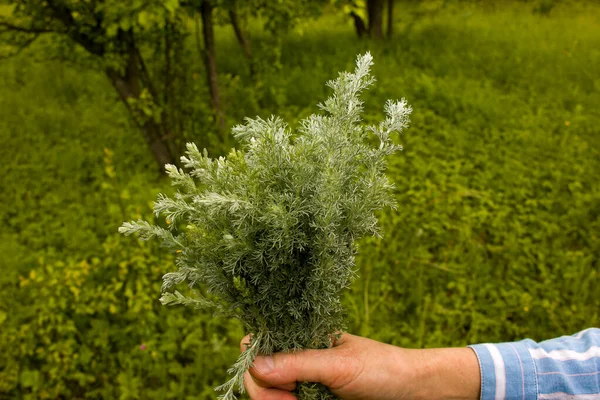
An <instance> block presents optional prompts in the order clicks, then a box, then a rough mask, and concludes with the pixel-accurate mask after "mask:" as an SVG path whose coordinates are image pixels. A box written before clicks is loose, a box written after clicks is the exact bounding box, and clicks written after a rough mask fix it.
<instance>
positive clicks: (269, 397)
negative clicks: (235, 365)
mask: <svg viewBox="0 0 600 400" xmlns="http://www.w3.org/2000/svg"><path fill="white" fill-rule="evenodd" d="M244 386H245V387H246V392H248V395H249V396H250V398H251V399H253V400H296V396H294V395H293V394H291V393H290V392H289V391H287V390H281V389H276V388H266V387H262V386H260V385H258V384H257V383H256V381H255V380H254V379H253V378H252V376H251V375H250V373H249V372H246V374H245V375H244Z"/></svg>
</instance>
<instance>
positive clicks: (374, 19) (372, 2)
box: [367, 0, 384, 39]
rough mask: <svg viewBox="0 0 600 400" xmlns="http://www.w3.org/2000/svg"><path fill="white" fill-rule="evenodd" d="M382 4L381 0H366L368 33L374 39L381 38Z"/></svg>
mask: <svg viewBox="0 0 600 400" xmlns="http://www.w3.org/2000/svg"><path fill="white" fill-rule="evenodd" d="M383 6H384V3H383V0H367V12H368V13H369V34H370V35H371V37H373V38H375V39H383Z"/></svg>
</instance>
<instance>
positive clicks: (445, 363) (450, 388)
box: [409, 348, 481, 400]
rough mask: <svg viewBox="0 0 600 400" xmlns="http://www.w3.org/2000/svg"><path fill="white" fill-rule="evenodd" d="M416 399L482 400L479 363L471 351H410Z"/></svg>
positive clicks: (412, 380)
mask: <svg viewBox="0 0 600 400" xmlns="http://www.w3.org/2000/svg"><path fill="white" fill-rule="evenodd" d="M409 351H410V352H412V353H413V354H410V357H411V359H412V360H413V363H414V365H413V374H414V375H413V377H412V379H411V385H412V386H413V389H412V390H411V392H412V396H411V398H414V399H428V400H432V399H456V400H459V399H460V400H479V398H480V390H481V373H480V369H479V361H478V360H477V356H476V354H475V352H474V351H473V350H472V349H470V348H447V349H423V350H409Z"/></svg>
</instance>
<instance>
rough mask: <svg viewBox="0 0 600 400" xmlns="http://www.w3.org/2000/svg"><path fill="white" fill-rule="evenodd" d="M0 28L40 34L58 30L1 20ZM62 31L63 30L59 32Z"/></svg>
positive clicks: (4, 30)
mask: <svg viewBox="0 0 600 400" xmlns="http://www.w3.org/2000/svg"><path fill="white" fill-rule="evenodd" d="M0 28H5V29H2V30H0V33H2V32H23V33H32V34H40V33H53V32H56V30H55V29H47V28H35V27H31V26H21V25H15V24H12V23H10V22H7V21H0ZM58 33H61V32H58Z"/></svg>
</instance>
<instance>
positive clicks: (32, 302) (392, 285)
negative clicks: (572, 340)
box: [0, 0, 600, 399]
mask: <svg viewBox="0 0 600 400" xmlns="http://www.w3.org/2000/svg"><path fill="white" fill-rule="evenodd" d="M359 36H360V37H359ZM367 50H369V51H371V52H372V54H373V55H374V57H375V67H374V74H375V76H376V78H377V79H378V82H377V84H376V85H375V87H374V88H373V89H372V90H371V91H369V92H368V93H366V114H365V120H366V121H367V122H369V121H374V120H377V119H379V118H381V116H382V115H381V114H382V105H383V103H384V101H385V100H386V99H388V98H399V97H406V98H407V100H408V101H409V103H410V104H411V105H412V106H413V109H414V112H413V116H412V127H411V128H410V129H409V130H407V131H406V133H405V134H404V135H403V136H402V137H401V138H400V141H401V143H403V145H404V148H405V151H404V152H402V153H401V154H399V155H397V156H395V158H393V159H391V160H390V170H389V176H390V178H391V179H392V180H393V181H394V182H395V184H396V186H397V198H398V205H399V206H398V209H397V210H395V211H387V212H385V213H382V214H381V218H380V221H381V225H382V227H383V232H384V235H383V238H382V239H368V240H365V241H363V242H362V243H361V244H360V256H359V258H358V259H357V270H358V271H357V272H358V274H359V276H360V277H359V279H358V280H357V281H356V283H355V285H354V286H353V287H352V288H351V290H349V291H348V292H347V296H346V298H345V301H346V305H347V310H348V330H349V331H350V332H352V333H356V334H361V335H365V336H369V337H371V338H374V339H377V340H381V341H385V342H388V343H392V344H395V345H400V346H406V347H434V346H464V345H466V344H469V343H478V342H500V341H512V340H519V339H523V338H525V337H530V338H533V339H535V340H543V339H547V338H551V337H556V336H559V335H563V334H571V333H574V332H576V331H578V330H581V329H584V328H587V327H590V326H599V324H600V284H599V283H600V272H599V261H598V260H599V258H600V237H599V233H600V179H599V176H600V150H599V149H600V128H599V127H600V4H598V3H597V2H593V1H583V0H582V1H575V0H530V1H526V0H522V1H516V0H515V1H508V0H506V1H505V0H497V1H493V0H471V1H468V0H463V1H459V0H446V1H443V0H439V1H437V0H429V1H428V0H423V1H417V0H413V1H409V0H406V1H383V0H368V1H351V0H347V1H346V0H303V1H292V0H280V1H276V2H271V1H266V0H250V1H244V2H241V1H240V2H235V1H233V0H229V1H227V0H219V1H217V0H211V1H209V0H189V1H187V0H148V1H141V0H127V1H120V0H8V1H7V0H3V1H0V58H1V60H0V140H1V143H2V146H0V157H1V159H2V163H1V166H0V188H1V190H0V202H1V203H0V204H2V207H1V208H0V221H1V224H0V269H1V272H2V273H1V274H0V286H1V290H2V294H3V297H4V299H5V300H4V301H3V302H1V303H0V354H2V357H0V398H16V399H44V398H65V399H67V398H68V399H83V398H119V399H150V398H173V399H184V398H190V399H192V398H193V399H211V398H214V397H215V394H214V392H213V390H212V388H213V387H214V386H216V385H217V384H220V383H222V382H224V380H225V371H226V369H227V367H228V366H229V365H230V364H231V363H233V361H234V360H235V359H236V357H237V353H238V342H239V339H240V338H241V337H242V336H243V335H244V332H243V331H242V329H241V328H240V326H239V325H238V324H237V323H236V322H235V321H228V320H224V319H221V318H218V317H216V318H215V317H214V316H212V315H211V314H210V313H203V312H198V311H194V310H188V309H183V308H171V309H165V308H163V307H161V306H160V304H159V302H158V297H159V292H160V284H161V276H162V275H163V274H164V273H166V272H168V271H171V270H173V268H174V266H173V260H172V257H171V256H170V255H168V254H166V253H165V252H164V251H161V250H160V249H158V248H156V247H155V246H153V245H152V244H147V243H142V242H138V241H136V240H135V239H132V238H125V237H121V236H120V235H119V234H118V233H117V227H118V226H119V225H120V224H121V222H122V221H125V220H131V219H136V218H139V217H143V218H145V219H147V218H152V215H151V203H152V201H153V200H154V198H155V196H156V194H157V193H158V192H160V191H162V192H168V191H170V190H171V189H170V188H169V183H168V181H167V180H166V179H165V177H164V176H163V174H162V173H161V171H160V167H161V165H162V164H163V163H164V162H166V161H170V162H175V160H177V158H178V155H179V154H180V152H181V150H182V148H183V145H184V144H185V142H186V141H194V142H196V143H197V144H198V145H199V146H201V147H202V146H203V147H206V148H208V150H209V152H210V153H211V154H212V155H220V154H224V152H225V151H226V150H227V149H229V148H230V147H232V146H234V145H235V143H234V141H233V140H232V139H231V137H230V136H229V134H228V131H229V128H230V127H231V126H233V125H234V124H236V123H239V122H241V121H242V119H243V117H245V116H254V115H260V116H262V117H267V116H269V115H270V114H277V115H281V116H283V117H284V118H285V119H286V120H288V121H291V122H292V123H294V122H297V121H298V120H300V119H301V118H303V117H305V116H307V115H309V114H311V113H313V112H315V111H316V110H317V109H316V103H317V102H319V101H321V100H322V99H324V98H325V96H326V94H327V89H326V87H325V85H324V83H325V81H326V80H328V79H330V78H333V77H334V76H335V74H336V73H337V71H341V70H348V69H350V68H352V65H353V62H354V59H355V56H356V55H357V54H359V53H363V52H365V51H367Z"/></svg>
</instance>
